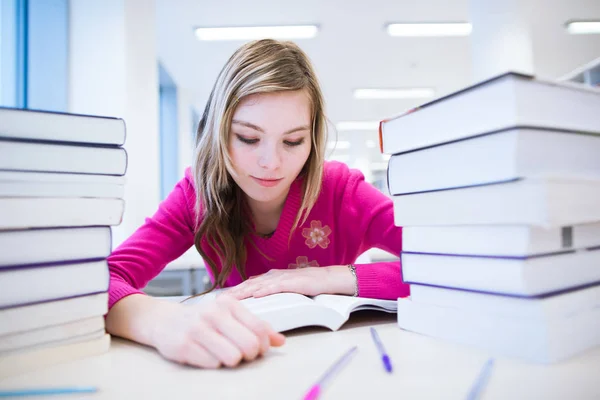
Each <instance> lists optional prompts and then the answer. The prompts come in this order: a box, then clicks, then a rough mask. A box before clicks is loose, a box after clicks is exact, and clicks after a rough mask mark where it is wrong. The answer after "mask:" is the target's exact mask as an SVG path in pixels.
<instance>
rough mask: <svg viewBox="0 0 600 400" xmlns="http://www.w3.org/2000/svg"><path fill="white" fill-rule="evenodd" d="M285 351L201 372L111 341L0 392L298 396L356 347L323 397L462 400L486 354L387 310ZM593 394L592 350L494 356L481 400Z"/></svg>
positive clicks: (310, 332)
mask: <svg viewBox="0 0 600 400" xmlns="http://www.w3.org/2000/svg"><path fill="white" fill-rule="evenodd" d="M369 326H376V327H377V329H378V331H379V334H380V336H381V339H382V341H383V342H384V344H385V345H386V347H387V350H388V352H389V353H390V356H391V358H392V362H393V366H394V372H393V374H387V373H386V372H385V371H384V369H383V367H382V364H381V361H380V359H379V358H378V355H377V352H376V349H375V346H374V344H373V342H372V340H371V336H370V333H369V329H368V327H369ZM287 336H288V340H287V343H286V345H285V346H284V347H282V348H279V349H273V350H271V351H270V352H269V353H268V354H267V355H266V356H265V357H263V358H262V359H260V360H258V361H255V362H252V363H248V364H245V365H242V366H241V367H238V368H235V369H220V370H201V369H195V368H191V367H186V366H181V365H178V364H175V363H171V362H168V361H166V360H164V359H163V358H162V357H161V356H160V355H159V354H158V353H157V352H156V351H155V350H153V349H151V348H147V347H144V346H141V345H138V344H135V343H132V342H129V341H126V340H122V339H119V338H113V342H112V346H111V350H110V351H109V352H108V353H107V354H104V355H101V356H97V357H92V358H88V359H82V360H79V361H74V362H71V363H66V364H62V365H57V366H55V367H53V368H50V369H44V370H39V371H36V372H30V373H27V374H24V375H19V376H14V377H11V378H7V379H4V380H2V381H0V388H2V389H10V388H19V387H32V386H48V385H55V386H62V385H94V386H98V387H99V391H98V392H97V393H95V394H88V395H78V396H73V395H69V396H63V397H60V396H52V397H51V398H52V399H60V398H64V399H75V398H83V399H98V400H100V399H194V400H204V399H301V398H302V396H303V394H304V393H305V391H306V390H307V389H308V388H309V387H310V386H311V385H312V384H313V382H314V381H315V380H316V379H317V378H318V377H319V376H320V375H321V374H322V373H323V371H325V370H326V369H327V367H329V366H330V365H331V363H332V362H333V361H334V360H336V359H337V358H338V357H339V356H340V355H342V354H343V353H344V352H345V351H346V350H348V349H349V348H350V347H352V346H354V345H358V346H359V349H358V353H357V354H356V355H355V357H354V358H353V359H352V361H351V362H350V363H349V364H348V365H347V366H346V368H344V369H343V370H342V372H341V373H340V374H339V375H338V376H337V377H336V378H335V379H334V380H333V382H332V383H331V385H330V386H328V387H327V388H326V389H325V391H324V392H323V395H322V399H369V400H375V399H464V398H465V396H466V394H467V393H468V391H469V389H470V387H471V384H472V383H473V380H474V379H475V377H476V376H477V375H478V374H479V371H480V369H481V367H482V365H483V364H484V363H485V362H486V360H487V359H488V358H489V354H487V353H485V352H483V351H479V350H477V349H473V348H470V347H464V346H458V345H453V344H449V343H447V342H443V341H439V340H436V339H432V338H428V337H425V336H420V335H417V334H413V333H410V332H406V331H402V330H400V329H399V328H398V327H397V325H396V322H395V315H385V314H382V313H374V312H368V311H365V312H359V313H357V314H356V315H354V316H353V317H352V318H351V321H350V322H348V323H347V324H346V325H345V326H344V327H343V328H342V329H341V330H339V331H337V332H330V331H326V330H323V329H319V328H305V329H300V330H296V331H293V332H290V333H288V335H287ZM492 399H498V400H500V399H502V400H506V399H545V400H548V399H578V400H580V399H600V348H597V349H594V350H591V351H589V352H587V353H584V354H582V355H581V356H578V357H575V358H572V359H570V360H568V361H565V362H562V363H559V364H553V365H549V366H544V365H534V364H527V363H524V362H521V361H518V360H511V359H504V358H497V359H496V363H495V366H494V369H493V372H492V375H491V378H490V380H489V382H488V385H487V387H486V390H485V392H484V393H483V396H482V400H492Z"/></svg>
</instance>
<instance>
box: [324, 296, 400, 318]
mask: <svg viewBox="0 0 600 400" xmlns="http://www.w3.org/2000/svg"><path fill="white" fill-rule="evenodd" d="M314 301H315V302H316V303H317V304H320V305H323V306H325V307H328V308H331V309H333V310H335V311H336V312H337V313H339V314H340V315H342V316H344V317H345V318H346V319H347V318H348V316H349V314H350V313H351V312H353V311H359V310H379V311H385V312H391V313H394V312H396V310H397V309H398V304H397V302H396V300H379V299H370V298H362V297H352V296H342V295H334V294H321V295H319V296H316V297H314Z"/></svg>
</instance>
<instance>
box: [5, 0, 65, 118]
mask: <svg viewBox="0 0 600 400" xmlns="http://www.w3.org/2000/svg"><path fill="white" fill-rule="evenodd" d="M67 49H68V0H2V1H1V2H0V88H2V89H1V91H0V105H1V106H5V107H16V108H35V109H40V110H52V111H65V110H66V109H67V59H68V58H67V57H68V54H67Z"/></svg>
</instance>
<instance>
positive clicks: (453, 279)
mask: <svg viewBox="0 0 600 400" xmlns="http://www.w3.org/2000/svg"><path fill="white" fill-rule="evenodd" d="M599 110H600V90H597V89H594V88H588V87H585V86H583V85H575V84H564V83H561V84H558V83H555V82H545V81H540V80H537V79H535V78H534V77H531V76H526V75H521V74H516V73H507V74H503V75H501V76H497V77H494V78H493V79H490V80H488V81H485V82H482V83H479V84H476V85H473V86H471V87H468V88H466V89H464V90H461V91H458V92H455V93H452V94H450V95H448V96H445V97H442V98H439V99H436V100H434V101H433V102H430V103H427V104H425V105H423V106H421V107H417V108H415V109H413V110H411V111H409V112H407V113H405V114H403V115H401V116H399V117H396V118H393V119H389V120H386V121H382V122H381V126H380V135H381V136H380V138H381V146H382V149H381V150H382V152H383V153H386V154H392V156H391V158H390V160H389V165H388V185H389V188H390V193H391V194H392V195H393V202H394V220H395V224H396V225H397V226H402V227H404V228H403V249H402V254H401V261H402V269H403V279H404V281H405V282H407V283H409V284H410V285H411V296H410V298H407V299H399V300H398V324H399V326H400V327H401V328H403V329H406V330H409V331H413V332H417V333H421V334H425V335H430V336H433V337H437V338H442V339H446V340H450V341H453V342H456V343H461V344H467V345H472V346H477V347H479V348H482V349H485V350H487V351H490V352H493V353H496V354H498V355H504V356H509V357H517V358H520V359H524V360H529V361H533V362H541V363H550V362H555V361H560V360H563V359H566V358H568V357H571V356H573V355H575V354H578V353H581V352H583V351H585V350H587V349H590V348H592V347H594V346H597V345H599V344H600V223H599V222H600V112H599Z"/></svg>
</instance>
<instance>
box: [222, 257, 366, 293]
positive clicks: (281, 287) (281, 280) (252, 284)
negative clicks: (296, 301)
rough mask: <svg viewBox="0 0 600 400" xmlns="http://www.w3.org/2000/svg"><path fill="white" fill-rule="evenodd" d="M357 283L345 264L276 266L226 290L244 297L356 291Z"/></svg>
mask: <svg viewBox="0 0 600 400" xmlns="http://www.w3.org/2000/svg"><path fill="white" fill-rule="evenodd" d="M355 284H356V283H355V281H354V277H353V275H352V273H351V272H350V270H349V269H348V267H347V266H345V265H336V266H331V267H307V268H299V269H272V270H270V271H269V272H267V273H265V274H262V275H257V276H252V277H250V278H249V279H248V280H246V281H244V282H242V283H240V284H239V285H237V286H235V287H233V288H231V289H229V290H227V292H226V293H227V294H228V295H229V296H233V297H235V298H236V299H240V300H241V299H245V298H248V297H263V296H267V295H270V294H275V293H300V294H304V295H307V296H316V295H318V294H322V293H330V294H347V295H352V294H354V288H355V286H354V285H355Z"/></svg>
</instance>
